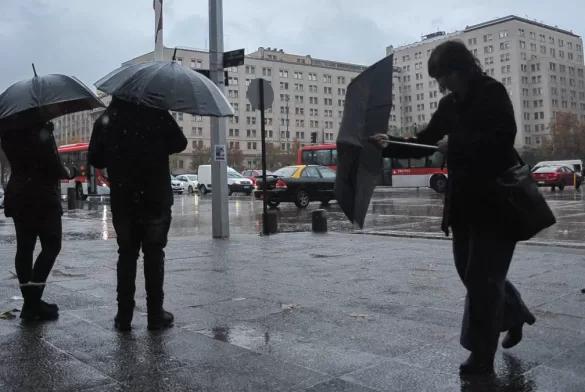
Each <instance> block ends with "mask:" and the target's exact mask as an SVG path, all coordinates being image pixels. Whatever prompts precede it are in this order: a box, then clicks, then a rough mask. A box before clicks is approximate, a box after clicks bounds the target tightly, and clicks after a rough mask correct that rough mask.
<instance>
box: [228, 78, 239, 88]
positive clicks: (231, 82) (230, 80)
mask: <svg viewBox="0 0 585 392" xmlns="http://www.w3.org/2000/svg"><path fill="white" fill-rule="evenodd" d="M228 84H229V85H230V86H237V85H238V78H233V77H231V76H230V77H229V78H228Z"/></svg>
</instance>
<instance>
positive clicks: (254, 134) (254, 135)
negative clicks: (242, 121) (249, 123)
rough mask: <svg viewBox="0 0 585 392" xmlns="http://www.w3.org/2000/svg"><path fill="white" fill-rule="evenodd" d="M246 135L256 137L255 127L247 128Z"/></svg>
mask: <svg viewBox="0 0 585 392" xmlns="http://www.w3.org/2000/svg"><path fill="white" fill-rule="evenodd" d="M246 136H247V137H256V130H255V129H247V130H246Z"/></svg>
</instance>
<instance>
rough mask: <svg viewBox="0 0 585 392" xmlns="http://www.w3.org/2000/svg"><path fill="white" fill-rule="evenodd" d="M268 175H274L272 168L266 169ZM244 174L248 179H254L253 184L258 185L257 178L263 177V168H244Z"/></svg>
mask: <svg viewBox="0 0 585 392" xmlns="http://www.w3.org/2000/svg"><path fill="white" fill-rule="evenodd" d="M266 175H267V176H269V175H272V172H271V171H270V170H266ZM242 176H244V177H246V178H247V179H249V180H250V181H252V184H253V185H256V179H258V178H262V170H253V169H248V170H244V171H243V172H242Z"/></svg>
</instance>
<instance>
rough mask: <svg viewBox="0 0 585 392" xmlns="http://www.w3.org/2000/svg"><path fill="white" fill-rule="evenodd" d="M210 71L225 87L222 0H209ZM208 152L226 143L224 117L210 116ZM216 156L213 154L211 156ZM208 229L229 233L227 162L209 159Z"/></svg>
mask: <svg viewBox="0 0 585 392" xmlns="http://www.w3.org/2000/svg"><path fill="white" fill-rule="evenodd" d="M209 73H210V76H211V81H212V82H213V83H215V84H216V85H217V87H219V89H220V90H221V91H222V92H223V91H224V75H223V0H209ZM210 123H211V153H212V154H215V146H217V145H222V146H224V148H225V145H226V144H227V137H226V120H225V118H222V117H211V121H210ZM212 158H215V157H212ZM211 183H212V185H213V186H212V192H211V219H212V224H211V230H212V234H213V238H227V237H229V236H230V221H229V208H228V189H227V162H226V161H225V160H215V159H212V161H211Z"/></svg>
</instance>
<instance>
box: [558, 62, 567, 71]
mask: <svg viewBox="0 0 585 392" xmlns="http://www.w3.org/2000/svg"><path fill="white" fill-rule="evenodd" d="M559 72H562V73H565V72H567V67H566V66H564V65H563V64H559Z"/></svg>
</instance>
